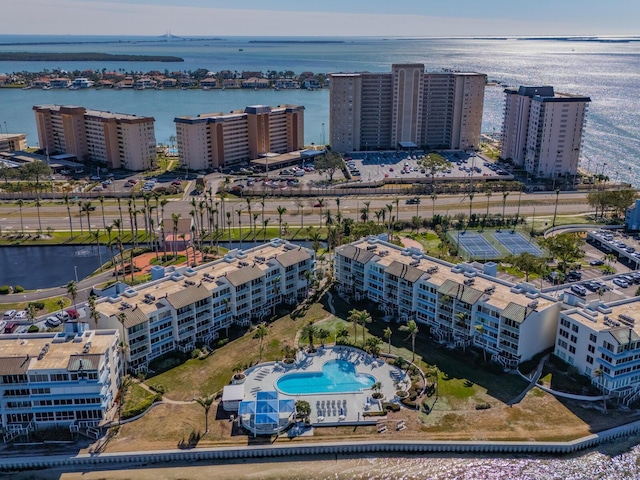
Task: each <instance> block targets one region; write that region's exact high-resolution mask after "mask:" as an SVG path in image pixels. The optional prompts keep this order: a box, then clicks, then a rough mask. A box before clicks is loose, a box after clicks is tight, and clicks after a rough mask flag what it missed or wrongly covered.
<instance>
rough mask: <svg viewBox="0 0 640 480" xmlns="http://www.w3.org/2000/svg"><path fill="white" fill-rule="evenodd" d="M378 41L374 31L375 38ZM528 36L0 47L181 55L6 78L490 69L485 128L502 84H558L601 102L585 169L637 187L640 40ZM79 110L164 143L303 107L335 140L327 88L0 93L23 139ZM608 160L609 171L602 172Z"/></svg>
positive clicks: (308, 138) (45, 42)
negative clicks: (139, 118) (46, 114)
mask: <svg viewBox="0 0 640 480" xmlns="http://www.w3.org/2000/svg"><path fill="white" fill-rule="evenodd" d="M372 33H375V32H372ZM637 40H638V39H633V38H632V39H630V41H628V42H619V41H616V42H611V41H594V40H593V39H589V40H586V39H583V40H576V39H573V40H567V39H551V38H546V39H522V38H494V39H488V38H413V39H406V38H373V37H372V38H347V37H345V38H323V39H314V38H306V37H305V38H275V37H270V38H263V37H227V38H197V39H195V38H190V39H186V38H178V39H170V40H167V39H165V38H161V37H78V36H33V35H31V36H20V35H0V51H31V52H34V51H37V52H102V53H112V54H125V53H126V54H138V55H174V56H178V57H181V58H183V59H184V62H177V63H176V62H172V63H162V62H97V61H90V62H64V61H49V62H0V73H12V72H19V71H42V70H44V69H47V70H49V71H52V70H54V69H63V70H66V71H69V72H73V71H75V70H77V71H82V70H86V69H97V70H102V69H106V70H115V71H126V72H146V71H150V70H158V71H160V72H165V71H167V72H173V71H189V70H192V71H193V70H196V69H198V68H204V69H207V70H210V71H219V70H225V69H227V70H231V71H237V72H242V71H243V70H248V71H262V72H266V71H268V70H275V71H278V72H284V71H287V70H290V71H293V72H295V73H301V72H304V71H311V72H314V73H328V72H340V71H342V72H356V71H375V72H385V71H390V69H391V64H392V63H409V62H418V63H424V64H425V65H426V69H427V70H428V71H440V70H442V69H451V70H460V71H476V72H482V73H486V74H487V75H488V78H489V80H496V81H497V82H498V83H499V85H498V86H489V87H487V89H486V94H485V107H484V117H483V126H482V130H483V132H486V133H494V132H499V131H500V128H501V122H502V109H503V89H504V88H503V85H508V86H518V85H552V86H554V87H555V89H556V91H558V92H564V93H573V94H580V95H588V96H590V97H591V99H592V103H591V105H590V107H589V113H588V116H587V123H586V129H585V133H584V146H583V151H582V159H581V164H582V166H583V167H584V168H586V169H588V170H590V171H594V172H597V173H600V172H602V171H605V170H606V172H605V173H607V174H608V175H609V176H610V178H611V179H612V180H616V179H617V180H624V181H629V182H631V183H633V184H634V185H636V186H640V162H639V161H638V160H639V159H640V122H638V120H637V112H638V111H640V96H638V95H637V89H638V87H639V86H640V42H639V41H637ZM47 103H57V104H74V105H81V106H85V107H87V108H95V109H105V110H109V111H112V112H123V113H133V114H138V115H149V116H153V117H154V118H155V119H156V139H157V141H158V143H165V144H168V143H170V137H171V136H172V135H174V134H175V124H174V123H173V119H174V118H175V117H176V116H181V115H197V114H200V113H209V112H229V111H231V110H235V109H242V108H244V107H245V106H247V105H252V104H264V105H281V104H284V103H294V104H301V105H304V106H305V142H306V143H307V144H310V143H315V144H319V143H322V142H323V141H325V142H326V141H328V139H329V94H328V89H321V90H318V91H313V92H312V91H306V90H293V91H292V90H281V91H274V90H260V91H255V90H225V91H219V90H209V91H203V90H179V89H178V90H162V91H156V90H144V91H135V90H134V91H131V90H120V91H118V90H108V89H102V90H99V91H96V90H76V91H67V90H49V91H41V90H36V89H31V90H19V89H18V90H14V89H11V90H9V89H0V128H3V129H4V130H8V131H9V132H25V133H27V134H28V143H29V144H30V145H36V144H37V135H36V131H37V130H36V126H35V120H34V115H33V112H32V107H33V105H37V104H47ZM605 164H606V165H605Z"/></svg>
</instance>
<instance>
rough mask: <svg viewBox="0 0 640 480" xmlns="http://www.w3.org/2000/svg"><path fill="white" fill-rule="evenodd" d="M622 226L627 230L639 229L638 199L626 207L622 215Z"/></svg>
mask: <svg viewBox="0 0 640 480" xmlns="http://www.w3.org/2000/svg"><path fill="white" fill-rule="evenodd" d="M624 226H625V228H626V229H627V230H631V231H635V232H637V231H638V230H640V200H636V202H635V203H634V204H633V205H631V206H630V207H629V208H627V211H626V212H625V215H624Z"/></svg>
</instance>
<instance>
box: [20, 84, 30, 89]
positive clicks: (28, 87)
mask: <svg viewBox="0 0 640 480" xmlns="http://www.w3.org/2000/svg"><path fill="white" fill-rule="evenodd" d="M22 90H31V86H30V85H27V86H26V87H22Z"/></svg>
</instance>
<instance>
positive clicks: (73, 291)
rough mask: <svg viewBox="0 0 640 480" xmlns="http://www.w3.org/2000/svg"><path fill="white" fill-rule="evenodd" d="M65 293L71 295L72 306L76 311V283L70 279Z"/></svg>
mask: <svg viewBox="0 0 640 480" xmlns="http://www.w3.org/2000/svg"><path fill="white" fill-rule="evenodd" d="M67 293H68V294H69V295H71V299H72V300H73V307H74V308H75V310H76V311H78V307H77V305H76V297H77V296H78V284H77V283H76V282H75V281H73V280H71V281H70V282H69V283H67Z"/></svg>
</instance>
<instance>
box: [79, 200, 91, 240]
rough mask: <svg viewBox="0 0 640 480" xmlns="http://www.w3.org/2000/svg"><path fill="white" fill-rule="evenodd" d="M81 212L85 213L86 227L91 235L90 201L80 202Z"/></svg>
mask: <svg viewBox="0 0 640 480" xmlns="http://www.w3.org/2000/svg"><path fill="white" fill-rule="evenodd" d="M81 209H82V212H84V213H86V214H87V228H88V229H89V235H91V221H90V220H91V218H90V216H91V202H84V203H82V207H81Z"/></svg>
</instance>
